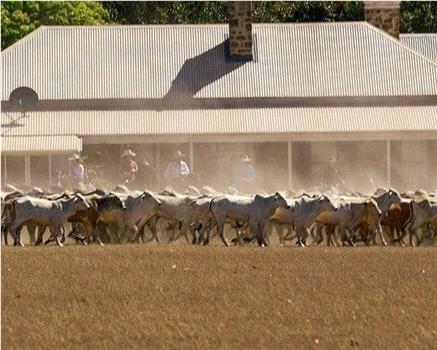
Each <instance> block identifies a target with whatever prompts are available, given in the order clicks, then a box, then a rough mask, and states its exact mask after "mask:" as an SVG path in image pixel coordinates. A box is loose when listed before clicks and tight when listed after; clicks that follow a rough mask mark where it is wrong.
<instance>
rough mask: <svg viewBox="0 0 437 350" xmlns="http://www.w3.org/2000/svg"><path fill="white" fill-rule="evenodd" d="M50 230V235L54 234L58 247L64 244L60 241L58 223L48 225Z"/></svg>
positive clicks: (60, 229) (60, 231)
mask: <svg viewBox="0 0 437 350" xmlns="http://www.w3.org/2000/svg"><path fill="white" fill-rule="evenodd" d="M50 231H51V232H52V235H54V237H55V241H56V244H57V245H58V246H59V247H63V246H64V244H63V243H62V242H61V236H62V227H61V226H60V225H52V226H51V227H50Z"/></svg>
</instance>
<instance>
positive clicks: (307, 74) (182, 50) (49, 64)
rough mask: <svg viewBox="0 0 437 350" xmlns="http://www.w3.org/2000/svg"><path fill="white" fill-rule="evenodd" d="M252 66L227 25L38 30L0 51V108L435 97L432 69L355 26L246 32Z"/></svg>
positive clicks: (435, 70) (435, 69)
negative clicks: (70, 102) (239, 56)
mask: <svg viewBox="0 0 437 350" xmlns="http://www.w3.org/2000/svg"><path fill="white" fill-rule="evenodd" d="M253 33H254V38H255V41H256V44H255V61H252V62H247V63H237V62H230V61H229V59H227V58H226V54H225V52H226V44H225V40H226V38H227V36H228V26H227V25H168V26H93V27H89V26H73V27H69V26H60V27H40V28H39V29H38V30H36V31H35V32H34V33H33V34H31V35H29V36H28V37H26V38H24V39H23V40H21V41H19V42H18V43H16V44H15V45H13V46H11V47H10V48H8V49H6V50H5V51H4V52H3V53H2V61H3V68H2V69H3V80H2V87H3V89H2V90H3V93H2V100H8V99H9V94H10V92H11V91H12V90H13V89H14V88H16V87H18V86H29V87H31V88H33V89H34V90H35V91H36V92H37V93H38V95H39V97H40V99H107V98H163V97H165V96H167V95H171V96H185V97H186V96H194V97H203V98H210V97H224V98H232V97H302V96H405V95H437V64H435V63H434V62H432V61H431V60H428V59H427V58H425V57H424V56H421V55H420V54H418V53H417V52H415V51H413V50H410V49H409V48H407V47H406V46H404V45H403V44H401V43H400V42H399V41H398V40H395V39H394V38H392V37H391V36H390V35H388V34H386V33H384V32H383V31H381V30H379V29H377V28H375V27H373V26H371V25H369V24H367V23H365V22H354V23H344V22H343V23H312V24H254V26H253Z"/></svg>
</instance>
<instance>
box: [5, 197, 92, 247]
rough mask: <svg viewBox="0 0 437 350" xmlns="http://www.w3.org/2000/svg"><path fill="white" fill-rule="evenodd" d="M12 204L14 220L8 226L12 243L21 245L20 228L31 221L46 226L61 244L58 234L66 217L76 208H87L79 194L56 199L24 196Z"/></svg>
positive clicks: (76, 209)
mask: <svg viewBox="0 0 437 350" xmlns="http://www.w3.org/2000/svg"><path fill="white" fill-rule="evenodd" d="M13 205H14V209H13V211H14V214H13V216H14V221H13V222H12V224H11V226H10V230H11V232H12V235H13V237H14V245H22V243H21V239H20V228H21V226H22V225H23V224H24V223H26V222H29V221H31V222H34V223H36V224H37V225H46V226H48V227H49V228H50V232H51V234H52V235H53V236H54V238H55V240H56V243H57V244H58V245H59V246H62V243H61V241H60V236H61V234H62V231H63V225H64V224H65V222H66V221H67V219H68V217H69V216H71V215H74V214H75V213H76V212H77V211H78V210H86V209H88V208H89V205H88V203H87V202H86V200H85V199H84V197H83V196H82V195H81V194H76V195H75V196H73V197H72V198H61V199H57V200H48V199H44V198H34V197H30V196H24V197H21V198H18V199H17V200H16V201H15V202H14V204H13Z"/></svg>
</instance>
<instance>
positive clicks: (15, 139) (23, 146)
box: [1, 136, 82, 155]
mask: <svg viewBox="0 0 437 350" xmlns="http://www.w3.org/2000/svg"><path fill="white" fill-rule="evenodd" d="M1 145H2V150H1V153H2V155H12V154H17V153H26V154H30V153H33V154H36V153H70V152H75V151H82V140H81V139H80V138H78V137H76V136H2V138H1Z"/></svg>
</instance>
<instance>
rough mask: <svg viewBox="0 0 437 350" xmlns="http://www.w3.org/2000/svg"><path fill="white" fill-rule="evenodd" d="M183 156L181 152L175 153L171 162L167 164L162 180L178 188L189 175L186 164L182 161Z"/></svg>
mask: <svg viewBox="0 0 437 350" xmlns="http://www.w3.org/2000/svg"><path fill="white" fill-rule="evenodd" d="M184 158H185V154H183V153H182V152H181V151H176V152H174V154H173V160H172V161H171V162H170V163H169V164H168V166H167V169H166V170H165V173H164V178H165V179H166V180H167V182H168V183H169V184H170V185H172V186H176V187H178V186H179V185H183V183H184V182H185V179H186V178H187V177H188V175H190V169H189V168H188V165H187V163H186V162H185V161H184Z"/></svg>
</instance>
